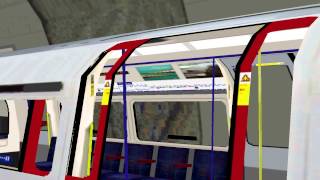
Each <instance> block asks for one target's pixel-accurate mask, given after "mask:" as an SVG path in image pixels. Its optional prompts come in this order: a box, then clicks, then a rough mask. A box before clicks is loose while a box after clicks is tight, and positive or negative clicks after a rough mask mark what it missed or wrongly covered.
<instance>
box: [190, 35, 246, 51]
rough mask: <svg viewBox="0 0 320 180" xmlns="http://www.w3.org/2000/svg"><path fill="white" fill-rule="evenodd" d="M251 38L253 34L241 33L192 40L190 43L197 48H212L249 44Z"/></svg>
mask: <svg viewBox="0 0 320 180" xmlns="http://www.w3.org/2000/svg"><path fill="white" fill-rule="evenodd" d="M250 38H251V35H241V36H231V37H224V38H216V39H207V40H200V41H191V42H190V44H191V45H192V46H193V47H194V48H196V49H211V48H221V47H230V46H241V45H247V44H248V43H249V41H250Z"/></svg>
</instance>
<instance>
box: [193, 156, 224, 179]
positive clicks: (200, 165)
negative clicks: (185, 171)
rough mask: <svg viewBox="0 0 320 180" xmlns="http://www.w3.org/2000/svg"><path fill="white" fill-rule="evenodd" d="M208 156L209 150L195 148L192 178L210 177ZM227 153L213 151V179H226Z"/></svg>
mask: <svg viewBox="0 0 320 180" xmlns="http://www.w3.org/2000/svg"><path fill="white" fill-rule="evenodd" d="M210 157H211V151H206V150H196V151H195V155H194V162H193V171H192V179H197V180H208V179H210ZM227 164H228V153H227V152H221V151H214V154H213V164H212V165H213V166H211V167H212V168H213V176H214V178H213V179H215V180H216V179H217V180H226V179H227Z"/></svg>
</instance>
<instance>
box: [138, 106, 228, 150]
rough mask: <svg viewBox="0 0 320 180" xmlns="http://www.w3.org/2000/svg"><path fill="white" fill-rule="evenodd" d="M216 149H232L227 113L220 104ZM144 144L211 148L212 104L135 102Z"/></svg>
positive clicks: (139, 132)
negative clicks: (159, 143) (146, 142)
mask: <svg viewBox="0 0 320 180" xmlns="http://www.w3.org/2000/svg"><path fill="white" fill-rule="evenodd" d="M214 105H215V108H214V109H215V111H214V112H215V113H214V116H215V117H214V122H215V123H214V125H215V128H214V133H215V134H214V140H215V146H223V147H224V146H228V139H229V135H228V125H227V111H226V107H225V105H224V103H222V102H219V101H216V102H215V103H214ZM134 112H135V120H136V126H137V135H138V138H139V139H140V140H144V141H157V142H171V143H182V144H196V145H210V144H211V112H212V108H211V102H135V103H134Z"/></svg>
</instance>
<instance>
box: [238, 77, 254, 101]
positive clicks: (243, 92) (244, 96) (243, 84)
mask: <svg viewBox="0 0 320 180" xmlns="http://www.w3.org/2000/svg"><path fill="white" fill-rule="evenodd" d="M250 81H251V73H240V82H239V90H238V105H239V106H248V105H249V97H250Z"/></svg>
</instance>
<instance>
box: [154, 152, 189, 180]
mask: <svg viewBox="0 0 320 180" xmlns="http://www.w3.org/2000/svg"><path fill="white" fill-rule="evenodd" d="M188 155H189V150H188V149H185V148H172V147H159V151H158V159H157V167H156V177H159V178H168V179H173V180H174V179H185V178H186V172H187V168H188V167H186V165H187V162H188Z"/></svg>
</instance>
